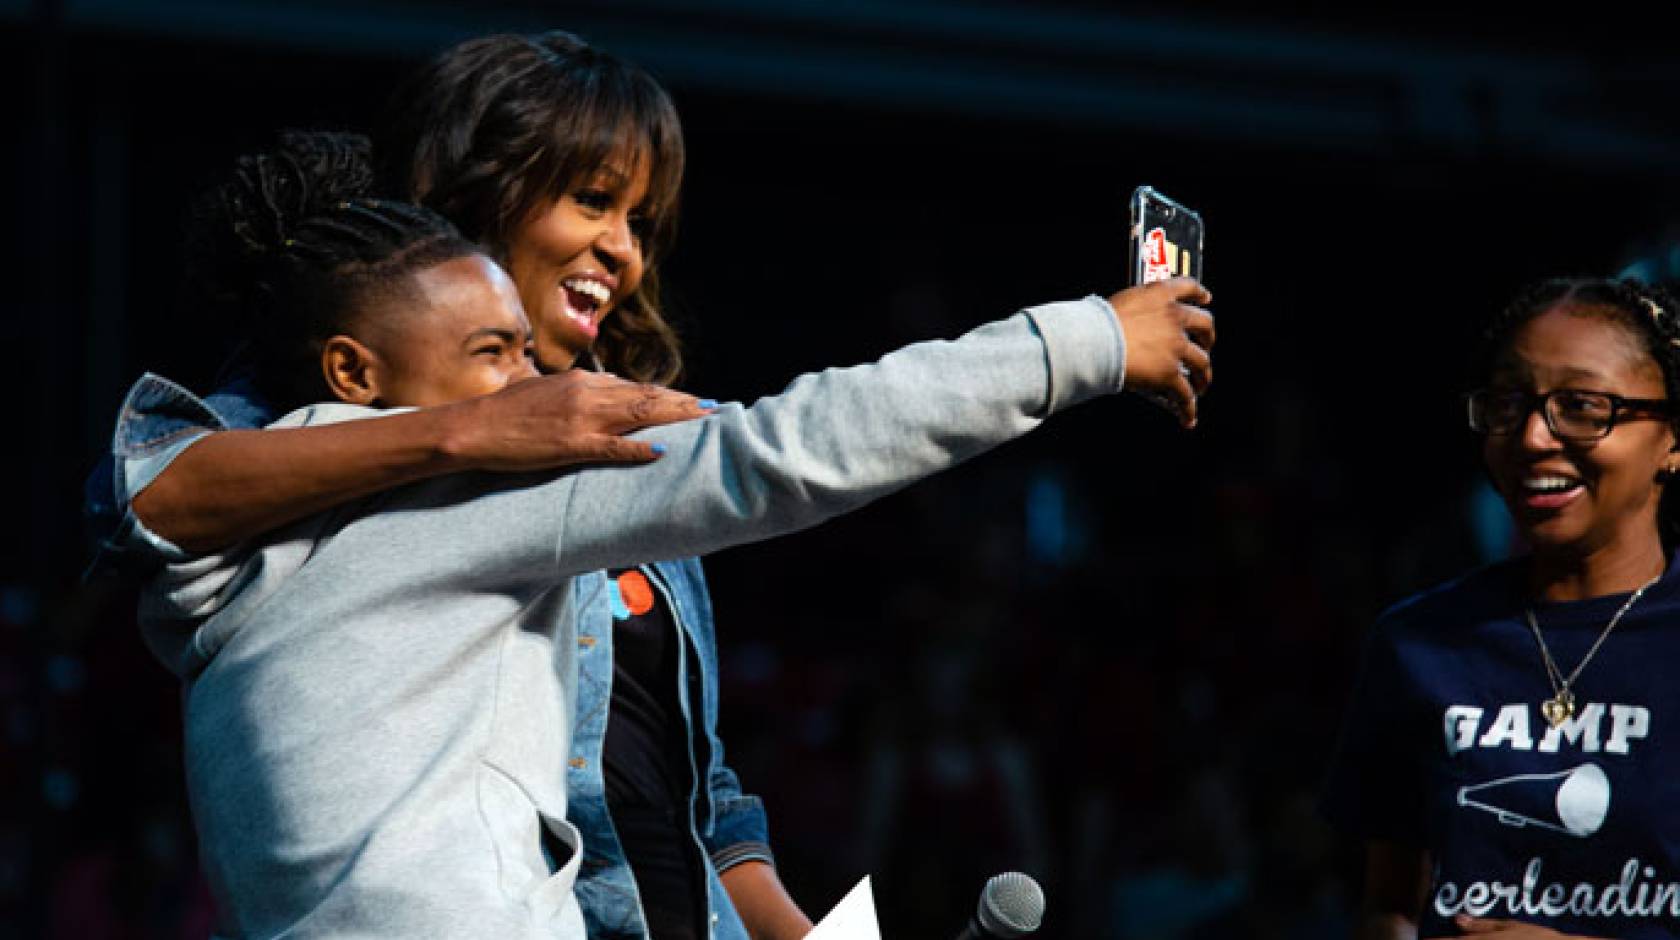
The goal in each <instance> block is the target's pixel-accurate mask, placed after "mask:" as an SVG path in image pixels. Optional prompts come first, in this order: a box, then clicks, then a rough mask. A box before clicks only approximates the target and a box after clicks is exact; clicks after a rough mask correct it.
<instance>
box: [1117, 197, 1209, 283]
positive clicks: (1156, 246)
mask: <svg viewBox="0 0 1680 940" xmlns="http://www.w3.org/2000/svg"><path fill="white" fill-rule="evenodd" d="M1127 241H1128V245H1129V252H1128V254H1129V256H1130V258H1129V261H1130V265H1129V270H1130V282H1131V284H1132V285H1134V286H1136V285H1139V284H1152V283H1154V282H1155V281H1164V280H1166V279H1167V278H1169V277H1193V278H1196V279H1197V280H1201V277H1202V217H1201V216H1200V215H1198V214H1197V213H1196V212H1195V210H1193V209H1190V208H1188V207H1186V206H1184V205H1182V204H1180V203H1178V202H1175V201H1173V200H1171V199H1168V198H1167V197H1166V196H1164V195H1162V194H1161V193H1160V192H1157V191H1156V190H1155V189H1154V188H1153V187H1150V186H1139V187H1138V188H1137V189H1135V190H1133V191H1132V229H1131V238H1129V239H1128V240H1127Z"/></svg>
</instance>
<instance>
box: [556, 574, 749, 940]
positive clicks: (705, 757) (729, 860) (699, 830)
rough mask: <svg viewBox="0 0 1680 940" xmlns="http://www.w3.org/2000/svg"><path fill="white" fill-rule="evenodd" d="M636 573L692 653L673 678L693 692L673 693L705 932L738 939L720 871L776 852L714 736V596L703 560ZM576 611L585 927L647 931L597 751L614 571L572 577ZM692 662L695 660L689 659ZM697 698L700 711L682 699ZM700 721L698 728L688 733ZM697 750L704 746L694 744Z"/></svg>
mask: <svg viewBox="0 0 1680 940" xmlns="http://www.w3.org/2000/svg"><path fill="white" fill-rule="evenodd" d="M642 571H643V573H645V574H647V575H648V578H649V580H650V581H651V582H652V583H653V584H654V586H655V589H656V590H659V591H660V592H661V593H662V595H663V597H664V599H665V601H666V604H667V607H668V609H669V610H670V611H671V615H672V617H673V619H675V620H676V622H677V623H678V624H679V626H680V628H681V630H682V633H683V637H684V638H685V640H686V641H687V647H688V653H689V655H685V656H682V657H680V658H679V659H678V666H677V681H678V684H679V688H686V689H688V690H690V691H691V692H696V688H695V687H696V686H698V689H697V694H689V695H679V696H678V700H679V701H680V702H681V703H682V706H683V709H684V714H683V718H684V720H685V721H686V722H687V725H688V728H689V729H690V731H691V733H690V734H688V735H686V739H687V740H688V742H689V746H690V748H691V749H692V750H691V756H692V758H693V761H694V764H693V766H694V767H695V780H696V787H695V791H694V792H693V794H692V797H691V799H690V800H689V808H690V815H689V827H690V830H691V832H692V833H693V837H694V839H695V840H696V842H697V843H698V844H699V846H700V847H701V849H702V852H701V854H702V856H705V857H706V858H707V866H706V867H707V871H706V882H707V893H708V895H709V902H710V904H709V906H710V922H711V925H712V936H713V937H715V938H718V940H745V938H746V937H747V931H746V927H745V926H744V925H743V924H742V923H741V919H740V917H739V916H738V915H737V914H736V912H735V908H734V906H733V905H732V904H731V903H730V901H729V896H728V895H727V894H726V893H724V890H723V884H722V882H721V881H719V880H718V873H719V872H722V871H726V870H728V869H729V868H730V867H732V866H734V865H738V864H740V863H741V862H745V861H748V860H758V861H764V862H773V859H772V857H771V854H770V846H769V844H768V835H767V827H766V824H765V818H764V808H763V805H762V804H761V803H760V802H759V799H758V797H756V796H750V795H747V794H744V793H742V792H741V785H740V782H739V780H737V779H736V776H735V772H734V771H733V770H730V769H729V767H728V766H726V765H725V764H724V762H723V743H722V742H721V741H719V740H718V736H717V716H718V668H717V665H718V664H717V642H716V637H715V632H714V627H713V623H712V601H711V597H710V596H709V595H708V594H707V592H706V580H705V575H704V573H703V572H702V571H701V568H700V560H699V559H697V558H687V559H683V560H681V561H672V562H662V563H660V564H657V565H643V566H642ZM572 589H573V591H574V592H575V593H574V601H575V603H574V609H575V610H576V611H577V619H578V631H577V643H578V649H577V680H578V681H577V717H576V719H575V721H574V722H573V728H572V754H571V760H570V765H569V766H568V767H567V769H566V792H567V795H568V796H569V797H570V802H569V803H568V804H567V815H568V816H569V818H570V819H571V821H572V824H573V825H575V826H577V827H578V830H579V831H580V832H581V833H582V835H583V846H584V853H583V867H582V869H581V870H580V871H579V873H578V881H577V893H578V901H579V903H580V904H581V905H582V907H583V912H584V920H585V922H586V923H587V924H588V925H589V935H590V936H591V937H599V938H620V937H635V938H641V937H645V936H646V935H647V928H646V924H645V918H644V916H643V913H642V906H641V899H640V896H639V895H638V894H637V889H636V884H635V880H634V878H633V877H632V875H631V871H630V865H629V862H628V861H627V860H626V858H625V856H624V848H623V846H621V845H620V844H619V841H618V835H617V832H616V831H615V830H614V828H613V822H612V818H611V817H610V816H609V815H608V812H607V793H606V783H605V780H604V778H603V776H602V772H601V752H602V748H603V746H604V744H605V741H606V735H607V712H608V709H609V708H610V706H611V699H612V680H613V667H612V663H613V646H612V643H613V615H612V600H611V593H612V590H613V587H612V581H611V579H609V578H608V577H607V576H606V573H605V572H595V573H593V574H588V575H584V576H582V577H579V578H577V579H576V580H575V581H574V582H573V588H572ZM694 663H698V664H699V669H698V670H695V669H692V668H691V666H692V664H694ZM694 704H698V706H699V708H700V710H701V714H700V715H698V716H696V715H693V714H690V713H689V709H690V708H691V707H693V705H694ZM697 725H698V726H699V727H701V728H703V729H704V734H694V733H692V730H693V729H694V728H695V727H696V726H697ZM695 750H701V751H704V753H694V751H695Z"/></svg>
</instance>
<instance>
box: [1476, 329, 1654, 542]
mask: <svg viewBox="0 0 1680 940" xmlns="http://www.w3.org/2000/svg"><path fill="white" fill-rule="evenodd" d="M1489 386H1490V387H1491V388H1494V389H1499V390H1505V391H1525V392H1529V393H1533V394H1545V393H1546V392H1550V391H1553V390H1556V389H1574V390H1579V391H1594V392H1609V393H1611V394H1614V395H1620V396H1622V397H1624V398H1647V399H1661V398H1666V397H1667V396H1666V390H1665V388H1664V384H1663V373H1662V368H1661V367H1660V366H1659V365H1658V364H1657V363H1656V362H1655V361H1654V360H1653V359H1652V358H1651V357H1650V355H1649V354H1648V353H1647V352H1646V351H1645V349H1644V348H1643V347H1642V346H1641V344H1640V341H1639V338H1638V337H1637V336H1635V335H1634V333H1633V332H1632V331H1631V330H1630V329H1629V328H1628V327H1627V326H1625V325H1623V324H1622V323H1620V322H1619V321H1617V320H1616V319H1614V314H1612V313H1609V312H1605V311H1600V310H1592V309H1587V308H1582V307H1579V306H1575V305H1573V304H1569V303H1565V304H1562V305H1559V306H1555V307H1553V308H1551V309H1550V310H1547V311H1546V312H1544V313H1541V314H1540V315H1538V316H1536V317H1535V318H1534V319H1532V320H1530V321H1529V322H1528V323H1527V324H1525V325H1524V326H1523V327H1522V328H1521V329H1519V330H1517V332H1516V333H1515V334H1513V335H1512V337H1511V341H1510V345H1509V346H1508V347H1507V348H1506V349H1505V351H1504V353H1503V354H1502V355H1501V356H1500V357H1499V359H1498V361H1497V363H1496V365H1495V367H1494V373H1493V375H1492V376H1490V377H1489ZM1674 443H1675V437H1674V431H1673V430H1672V428H1671V427H1670V426H1669V424H1668V422H1667V421H1663V420H1636V419H1632V418H1629V419H1626V420H1618V421H1617V423H1616V425H1615V426H1614V427H1613V428H1612V429H1611V431H1610V433H1609V434H1608V435H1606V436H1605V437H1603V438H1601V439H1599V440H1596V441H1589V442H1585V443H1571V442H1565V441H1560V440H1558V439H1557V438H1556V437H1555V436H1554V435H1553V434H1552V433H1551V431H1550V429H1549V428H1548V427H1547V426H1546V422H1545V419H1544V417H1543V416H1542V415H1541V413H1540V409H1539V408H1535V409H1534V410H1533V411H1532V412H1530V413H1529V414H1528V415H1527V416H1526V418H1524V419H1523V421H1522V423H1521V424H1519V425H1518V426H1517V427H1516V428H1514V429H1512V430H1511V431H1510V432H1509V433H1505V434H1491V435H1489V436H1488V438H1487V441H1486V443H1485V444H1484V447H1483V456H1484V457H1485V459H1486V461H1487V467H1488V472H1489V474H1490V475H1491V476H1492V478H1493V482H1494V485H1495V486H1496V487H1497V488H1498V489H1499V492H1500V495H1502V496H1503V497H1504V498H1505V504H1506V505H1507V506H1508V507H1509V508H1510V510H1511V517H1512V519H1513V520H1514V521H1515V522H1516V525H1517V529H1518V531H1519V532H1521V533H1522V535H1523V537H1524V539H1525V540H1526V541H1527V542H1528V543H1529V544H1530V545H1532V546H1533V547H1534V549H1535V550H1536V551H1537V552H1564V553H1568V554H1570V555H1584V554H1588V553H1592V552H1596V551H1599V550H1601V549H1604V548H1608V547H1612V546H1615V545H1618V544H1620V545H1637V544H1639V543H1638V542H1637V541H1633V540H1638V539H1654V538H1656V537H1657V506H1658V503H1659V501H1660V499H1661V497H1662V485H1661V484H1660V483H1659V482H1658V477H1659V474H1660V473H1661V472H1662V470H1663V467H1664V466H1665V464H1667V462H1668V461H1669V460H1670V459H1672V458H1671V451H1672V450H1673V448H1674Z"/></svg>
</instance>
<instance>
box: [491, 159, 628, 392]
mask: <svg viewBox="0 0 1680 940" xmlns="http://www.w3.org/2000/svg"><path fill="white" fill-rule="evenodd" d="M647 195H648V166H647V161H645V160H632V159H628V158H618V159H613V160H609V161H608V162H607V164H606V165H604V166H602V167H600V168H598V169H597V170H596V171H595V172H594V173H593V174H590V175H587V176H585V177H584V178H583V179H581V180H579V181H577V182H576V183H575V184H574V185H573V186H571V187H570V188H569V189H568V190H567V191H566V192H565V193H563V194H562V195H561V196H560V198H559V199H557V200H555V201H554V202H552V203H548V204H545V205H543V206H540V207H538V209H537V210H536V211H534V212H532V213H531V215H530V216H529V217H527V218H526V219H525V221H524V222H523V223H522V224H521V225H519V226H518V227H517V228H515V229H514V231H513V234H512V236H511V237H510V238H509V240H508V245H507V250H506V259H505V263H506V265H507V271H508V275H509V276H511V277H512V278H513V282H514V284H515V285H516V286H517V287H518V289H519V298H520V300H521V301H523V303H524V305H525V311H526V313H527V314H528V315H529V316H530V318H531V325H532V328H533V330H534V331H535V341H536V346H535V348H536V357H537V363H538V365H539V366H541V368H542V369H543V371H545V372H558V371H561V370H564V369H569V368H571V367H572V365H573V363H574V362H576V360H577V358H578V357H579V356H581V355H583V354H584V353H586V352H588V351H589V347H590V346H591V345H593V344H594V342H595V337H596V336H597V335H598V334H599V332H600V325H601V321H602V320H605V319H606V318H607V317H608V316H610V315H611V314H612V312H613V310H614V309H615V308H616V307H617V306H618V305H619V304H621V303H623V302H624V300H625V298H627V297H629V296H631V295H632V294H634V293H635V291H636V288H637V287H638V286H639V285H640V284H641V280H642V273H643V266H644V264H645V263H646V261H645V258H644V256H643V246H642V232H643V230H644V227H645V220H644V218H643V204H644V202H645V201H646V199H647Z"/></svg>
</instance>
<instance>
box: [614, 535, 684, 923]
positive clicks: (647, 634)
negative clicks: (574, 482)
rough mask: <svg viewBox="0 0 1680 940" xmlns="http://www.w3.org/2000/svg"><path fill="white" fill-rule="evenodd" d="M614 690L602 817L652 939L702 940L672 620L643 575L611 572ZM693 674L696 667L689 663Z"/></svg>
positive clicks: (680, 651)
mask: <svg viewBox="0 0 1680 940" xmlns="http://www.w3.org/2000/svg"><path fill="white" fill-rule="evenodd" d="M609 574H610V576H611V579H612V583H611V589H612V590H613V591H614V592H615V596H614V598H613V601H614V603H613V620H614V622H613V684H612V701H611V705H610V709H611V710H610V711H609V712H608V715H607V736H606V741H605V744H604V755H603V756H604V758H605V763H604V764H603V767H602V770H603V777H604V779H605V784H606V791H607V810H608V812H609V813H610V814H611V816H612V820H613V826H614V828H615V829H617V830H618V839H619V843H620V844H621V845H623V847H624V854H625V857H626V859H627V860H628V861H629V863H630V871H631V874H633V875H634V876H635V879H636V888H637V892H638V893H639V894H640V895H641V900H642V911H643V913H644V914H645V915H646V916H647V926H648V933H649V935H650V936H651V937H653V938H654V940H689V938H693V940H699V938H703V937H705V936H707V934H708V931H707V930H706V923H705V921H706V875H705V866H704V863H703V861H702V859H701V857H700V850H699V847H698V846H697V845H696V844H695V840H694V836H693V835H692V832H691V829H690V825H689V819H690V812H691V809H690V806H689V801H690V796H691V793H692V791H693V787H694V772H693V770H692V769H691V764H690V761H691V758H690V755H689V742H688V740H687V739H686V737H685V735H684V733H683V728H684V727H685V725H684V722H683V718H682V705H681V700H680V699H679V698H678V692H679V690H678V687H677V663H678V661H679V660H678V657H680V656H684V655H686V653H687V644H686V643H684V642H682V640H681V636H680V634H679V632H678V628H677V623H676V620H675V619H674V618H673V617H672V616H671V612H670V610H669V609H667V607H666V605H665V602H664V599H663V597H662V596H661V594H660V592H659V591H658V590H656V589H655V588H654V587H653V585H652V584H650V583H649V579H648V577H647V575H645V574H643V573H642V572H641V571H640V570H637V569H634V568H631V569H625V570H615V571H612V572H610V573H609ZM689 667H690V669H693V668H696V667H695V665H694V663H693V662H692V660H691V661H690V663H689Z"/></svg>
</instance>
